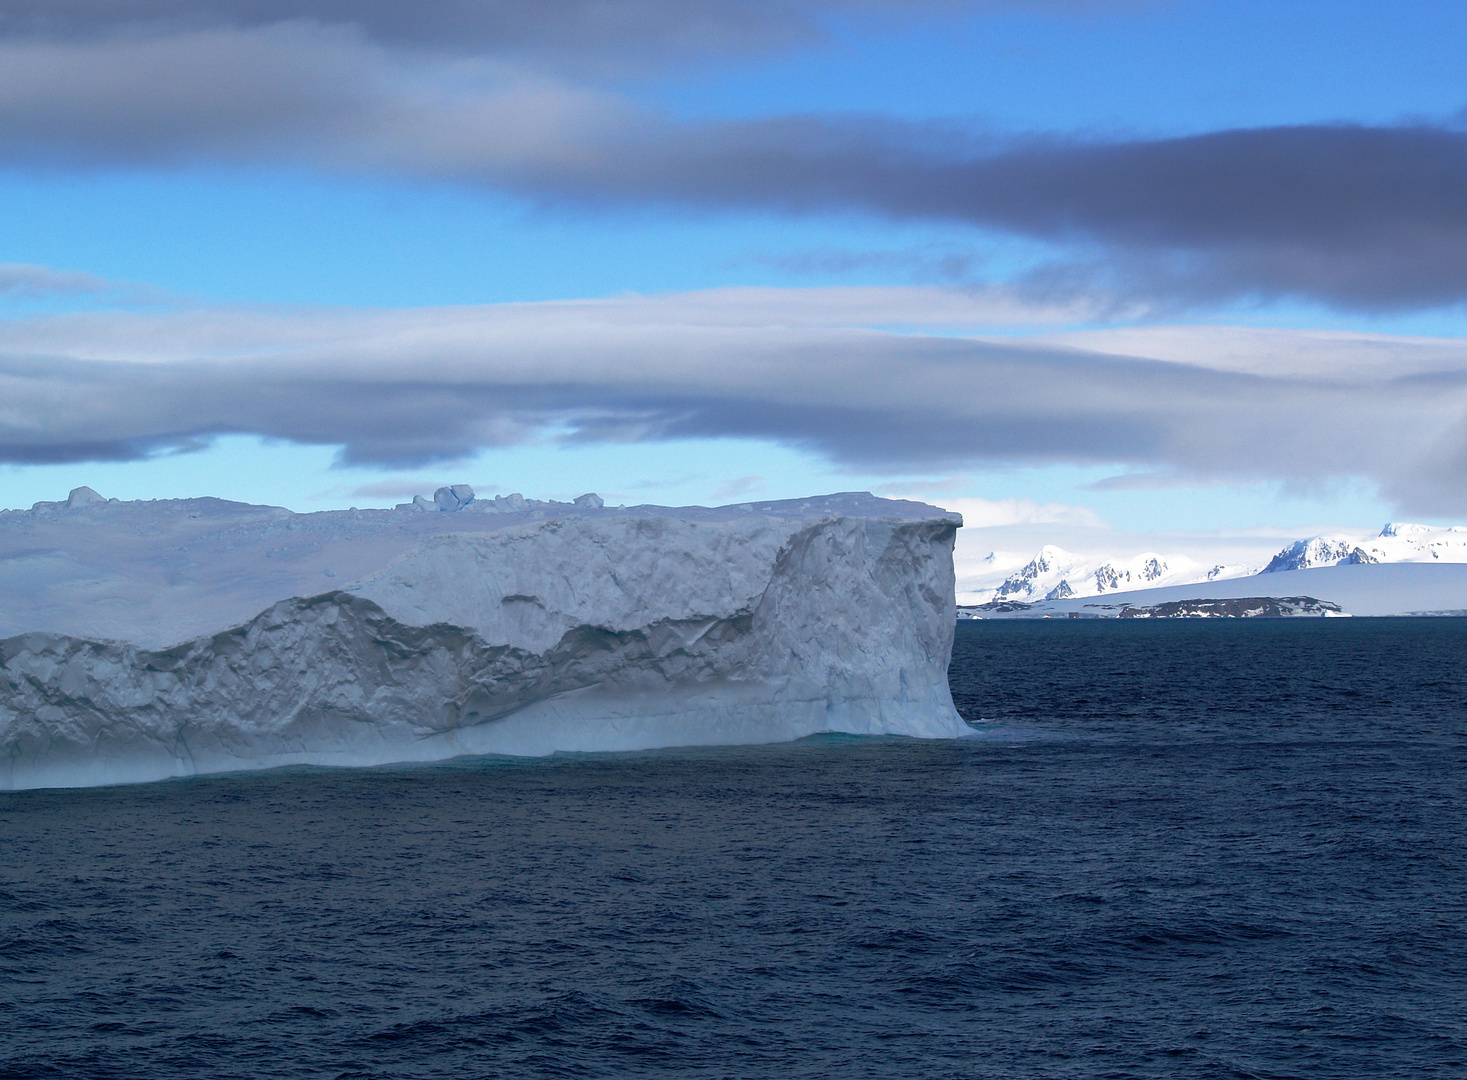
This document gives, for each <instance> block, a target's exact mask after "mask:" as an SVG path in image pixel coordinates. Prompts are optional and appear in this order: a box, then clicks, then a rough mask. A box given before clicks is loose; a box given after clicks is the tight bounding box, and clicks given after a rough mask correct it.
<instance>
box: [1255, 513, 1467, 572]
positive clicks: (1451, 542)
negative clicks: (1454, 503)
mask: <svg viewBox="0 0 1467 1080" xmlns="http://www.w3.org/2000/svg"><path fill="white" fill-rule="evenodd" d="M1408 562H1467V528H1463V527H1462V526H1460V525H1455V526H1451V527H1449V528H1441V527H1437V526H1432V525H1415V524H1411V523H1409V522H1400V521H1393V522H1390V523H1389V524H1387V525H1386V526H1385V528H1383V529H1381V530H1380V532H1379V533H1377V534H1376V535H1375V536H1371V537H1364V538H1361V539H1352V538H1350V537H1343V536H1315V537H1311V538H1310V539H1308V540H1299V541H1297V542H1295V543H1293V544H1290V545H1289V546H1288V547H1286V548H1284V550H1283V551H1280V552H1279V553H1278V554H1277V555H1275V556H1274V558H1273V561H1272V562H1270V563H1269V564H1268V565H1267V566H1266V567H1264V568H1263V572H1264V573H1274V572H1277V571H1280V570H1307V569H1310V568H1312V567H1316V566H1340V565H1360V564H1368V563H1408Z"/></svg>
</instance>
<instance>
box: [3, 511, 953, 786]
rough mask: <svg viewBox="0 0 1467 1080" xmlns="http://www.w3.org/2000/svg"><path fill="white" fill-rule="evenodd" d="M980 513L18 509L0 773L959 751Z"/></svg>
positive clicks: (9, 530) (43, 776)
mask: <svg viewBox="0 0 1467 1080" xmlns="http://www.w3.org/2000/svg"><path fill="white" fill-rule="evenodd" d="M430 507H431V508H432V509H433V511H435V512H424V511H425V510H427V509H428V508H430ZM443 511H451V512H443ZM960 524H961V519H959V518H958V516H957V515H955V514H949V513H945V512H944V511H941V510H939V509H936V508H934V507H930V506H925V505H923V504H920V503H910V502H896V501H891V500H883V499H876V498H874V497H872V496H870V495H866V494H845V495H833V496H825V497H821V498H813V499H806V500H796V501H788V502H774V503H759V504H743V505H741V506H737V507H723V508H718V509H706V508H701V507H690V508H678V509H671V508H665V507H634V508H610V507H603V506H602V505H601V500H600V499H599V498H597V497H595V496H583V497H582V498H581V499H578V500H577V501H576V503H575V504H569V503H541V502H536V501H534V500H526V499H523V498H521V497H520V496H517V495H516V496H511V497H509V498H508V499H497V500H493V501H483V500H474V498H473V493H472V490H471V489H468V488H467V487H466V486H465V485H459V486H458V487H455V488H452V489H444V491H443V492H440V497H439V498H438V499H436V501H435V502H433V503H430V502H429V501H428V500H426V499H421V498H420V499H418V500H415V501H414V502H413V503H406V504H403V505H402V506H401V507H399V508H398V509H397V510H395V511H355V510H352V511H339V512H331V513H320V514H304V515H298V514H293V513H291V512H290V511H287V510H282V509H279V508H272V507H256V506H246V505H243V504H238V503H227V502H223V501H221V500H217V499H193V500H171V501H159V502H133V503H119V502H117V501H116V500H104V499H102V498H101V497H100V496H97V495H96V493H94V492H90V491H89V490H88V489H79V491H78V492H76V493H73V496H72V497H71V498H70V499H68V500H67V501H66V502H65V503H40V504H37V506H36V507H35V508H33V509H32V510H30V511H11V512H5V513H0V598H3V603H0V639H3V640H0V663H3V668H0V787H34V786H53V785H54V786H69V785H80V784H93V783H109V782H119V781H133V780H145V779H155V778H161V777H167V776H179V775H189V774H194V773H202V772H214V771H225V770H233V769H242V768H257V767H268V766H274V765H281V764H291V763H318V764H374V763H385V762H393V761H407V760H437V759H443V758H448V757H453V756H457V755H461V754H483V753H508V754H544V753H550V752H554V751H557V750H620V749H638V748H651V747H659V746H671V745H694V744H705V745H706V744H728V743H752V742H772V741H779V740H785V739H792V738H799V737H801V736H804V735H808V734H813V733H816V732H850V733H858V734H863V733H871V734H905V735H915V736H928V737H952V736H958V735H962V734H964V733H966V732H967V730H968V729H967V726H966V725H965V724H964V723H963V721H962V720H961V718H960V717H959V716H958V715H957V713H956V711H955V710H954V709H953V705H952V698H951V696H950V694H949V691H948V684H947V666H948V661H949V657H950V655H951V649H952V639H953V625H954V579H953V564H952V548H953V538H954V535H955V531H956V529H957V528H958V526H959V525H960Z"/></svg>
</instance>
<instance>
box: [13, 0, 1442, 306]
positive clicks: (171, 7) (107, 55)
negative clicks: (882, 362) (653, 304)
mask: <svg viewBox="0 0 1467 1080" xmlns="http://www.w3.org/2000/svg"><path fill="white" fill-rule="evenodd" d="M989 6H992V5H983V4H972V3H960V2H958V0H952V2H950V3H944V2H942V0H930V2H926V0H907V2H899V0H886V2H879V0H866V2H862V0H844V2H840V3H837V2H833V0H832V2H826V3H817V2H814V0H812V2H809V3H803V4H798V3H797V4H784V3H775V2H773V0H716V2H710V3H707V4H675V3H672V2H671V0H624V2H620V3H613V2H607V0H594V2H593V0H559V2H555V3H545V4H521V3H510V2H509V0H501V2H493V3H470V2H469V0H439V2H438V3H432V4H425V5H413V6H412V7H411V9H409V8H408V7H404V6H403V5H400V4H395V3H388V2H386V0H378V2H366V0H356V2H350V0H206V2H203V3H197V4H196V3H183V2H181V0H119V2H117V3H109V4H93V3H82V2H80V0H60V2H53V0H47V2H46V3H41V2H39V0H30V2H17V0H9V2H7V0H0V164H3V165H6V166H12V167H23V168H24V167H37V166H41V167H56V166H58V165H59V166H69V167H97V166H117V165H125V166H146V167H158V166H162V167H179V166H187V165H191V164H195V163H262V164H267V165H284V166H291V167H299V166H305V167H310V168H315V169H319V170H324V171H327V172H342V173H367V174H374V175H388V176H395V177H398V178H402V179H407V180H414V181H429V182H449V183H460V184H469V185H478V186H482V187H486V188H492V189H495V190H500V191H509V192H515V193H518V194H520V195H523V196H525V197H527V198H529V199H532V200H536V201H538V202H539V203H541V204H542V205H546V206H552V205H558V204H574V205H577V206H580V207H592V208H596V207H602V208H615V207H625V206H676V207H683V208H688V209H692V210H697V211H706V210H718V211H727V212H736V213H737V212H760V213H767V212H774V213H783V214H829V213H841V214H846V213H851V212H857V213H863V214H869V215H873V216H875V217H878V218H885V219H889V220H894V221H917V220H921V221H929V222H939V223H948V224H951V225H954V226H958V227H962V228H964V229H970V230H974V232H973V233H972V235H971V237H970V239H975V240H976V238H977V237H978V236H979V235H981V234H982V233H984V232H999V233H1005V234H1010V235H1014V236H1019V237H1024V238H1027V239H1030V240H1035V241H1039V242H1041V243H1042V244H1045V245H1048V246H1049V247H1050V249H1051V250H1052V251H1053V252H1054V257H1053V259H1052V260H1051V261H1050V262H1048V263H1047V264H1045V265H1043V266H1040V267H1038V268H1037V269H1035V270H1034V271H1033V272H1031V273H1030V274H1029V275H1028V277H1027V278H1026V280H1025V284H1026V287H1027V288H1029V289H1030V291H1031V292H1033V293H1034V294H1036V295H1051V296H1063V295H1079V294H1086V293H1090V292H1093V291H1095V290H1097V289H1100V290H1103V291H1106V292H1109V293H1111V294H1118V295H1123V296H1134V297H1142V298H1152V299H1156V300H1159V301H1164V302H1166V303H1170V304H1174V305H1183V306H1185V305H1190V304H1206V303H1212V302H1215V301H1219V300H1225V299H1235V298H1240V297H1242V298H1254V299H1260V300H1265V301H1266V300H1271V299H1274V298H1278V297H1285V296H1294V297H1305V298H1310V299H1313V300H1318V301H1323V302H1325V303H1328V304H1333V305H1336V306H1338V307H1341V308H1350V309H1362V310H1385V309H1402V308H1422V307H1432V306H1441V305H1453V304H1459V303H1461V302H1463V300H1464V299H1467V200H1464V199H1463V198H1462V195H1461V193H1462V191H1463V190H1467V131H1464V130H1462V128H1461V127H1460V126H1453V125H1452V124H1441V125H1431V124H1426V123H1414V124H1403V125H1395V126H1366V125H1358V124H1345V123H1338V124H1333V123H1325V124H1304V125H1294V126H1287V127H1272V128H1258V129H1239V130H1228V131H1216V132H1208V133H1203V134H1197V135H1188V136H1185V137H1176V138H1124V139H1119V138H1118V139H1104V138H1098V137H1083V138H1081V137H1066V136H1063V135H1056V134H1051V135H1030V136H1020V137H1014V136H1005V137H1002V138H1000V137H998V136H996V135H994V134H993V133H992V132H985V131H983V130H980V129H977V128H975V127H973V126H972V125H970V124H965V123H960V122H954V121H949V122H939V121H932V122H910V121H895V120H891V119H885V118H881V117H869V116H868V117H860V116H844V117H842V116H828V115H811V116H776V117H762V118H754V119H749V120H741V121H715V120H697V119H676V118H673V117H670V116H668V115H665V114H663V113H661V112H659V111H657V110H656V109H654V108H651V107H650V106H648V105H646V104H645V99H644V98H634V97H632V96H628V95H626V94H625V93H622V92H619V91H618V90H617V89H616V84H617V82H618V77H614V76H613V75H608V74H605V73H602V74H597V73H596V72H597V68H596V65H595V64H594V63H592V62H591V61H590V60H588V59H587V55H588V50H589V51H590V52H594V53H597V55H603V56H605V57H608V58H610V59H609V60H608V62H609V63H612V64H613V66H615V64H616V63H618V62H620V61H618V60H617V59H616V58H618V57H620V58H623V59H625V58H627V57H633V56H634V55H635V54H636V53H637V50H638V49H644V48H646V49H656V50H663V51H665V52H666V53H668V54H669V55H675V56H693V55H703V54H705V53H707V52H709V51H712V52H719V51H726V50H728V49H733V50H735V51H737V50H738V49H743V48H749V49H761V48H772V47H779V46H780V45H781V44H788V43H790V42H793V41H804V40H813V39H814V38H815V37H818V36H819V34H820V33H821V27H822V26H823V25H825V24H826V22H827V21H828V20H829V19H830V18H831V17H833V16H841V15H843V16H847V17H849V16H852V15H865V16H875V15H884V16H885V17H887V18H900V19H910V18H914V17H919V16H921V17H927V16H937V15H941V14H943V13H961V12H971V11H975V10H981V9H983V8H984V7H989ZM1030 6H1033V5H1030ZM1048 6H1049V7H1051V8H1055V9H1068V10H1084V9H1086V8H1087V7H1093V6H1094V5H1085V4H1081V3H1078V2H1077V3H1072V4H1064V3H1056V4H1051V5H1048ZM578 43H579V44H578ZM629 62H630V61H629ZM637 63H640V61H637V62H634V63H632V66H633V67H635V66H636V65H637ZM837 255H838V253H837ZM832 257H837V256H832ZM827 261H828V260H827ZM961 269H962V268H961V267H958V266H954V267H950V268H949V270H950V271H954V272H957V271H961ZM939 272H942V271H941V268H939Z"/></svg>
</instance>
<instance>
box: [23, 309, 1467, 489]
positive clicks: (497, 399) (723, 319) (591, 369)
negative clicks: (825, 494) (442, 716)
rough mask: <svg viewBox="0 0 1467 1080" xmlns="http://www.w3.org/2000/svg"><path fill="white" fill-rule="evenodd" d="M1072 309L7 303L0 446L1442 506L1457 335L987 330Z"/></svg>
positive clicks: (1458, 435) (27, 456)
mask: <svg viewBox="0 0 1467 1080" xmlns="http://www.w3.org/2000/svg"><path fill="white" fill-rule="evenodd" d="M1075 317H1076V309H1073V308H1034V307H1026V306H1024V305H1023V304H1022V303H1021V302H1020V301H1018V300H1016V299H1015V298H1014V296H1013V295H1012V294H1010V293H1007V292H1004V291H1002V290H986V291H978V290H966V291H958V290H943V289H932V288H875V289H818V290H776V289H729V290H716V291H711V292H700V293H688V294H680V295H668V296H652V297H626V298H618V299H610V300H595V301H565V302H554V303H536V304H503V305H489V306H477V307H458V308H435V309H412V310H359V309H349V310H348V309H332V310H282V309H244V308H200V309H191V310H181V311H163V312H149V313H135V312H85V313H80V314H67V315H53V316H44V317H40V316H37V317H29V318H13V319H10V320H6V321H4V322H3V323H0V341H3V343H4V344H3V352H0V460H8V461H11V462H55V461H78V460H106V459H114V460H115V459H127V458H129V457H136V456H139V455H143V454H147V453H150V452H153V451H156V450H158V449H162V448H166V447H177V446H184V447H187V446H189V445H194V444H196V443H197V441H198V440H203V439H207V438H209V437H211V436H215V435H220V434H227V433H252V434H258V435H262V436H267V437H271V438H280V439H287V440H292V441H296V442H301V443H312V444H323V445H339V446H341V447H342V448H343V450H342V453H343V458H344V460H347V461H352V462H370V463H377V464H383V465H418V464H422V463H424V462H431V461H435V460H448V459H453V458H457V457H461V456H463V455H466V454H469V453H472V452H473V451H475V450H477V449H480V448H484V447H489V446H502V445H507V444H511V443H515V442H518V441H521V440H524V439H527V438H531V437H535V436H537V435H543V434H545V433H547V432H563V431H568V432H569V433H570V434H569V435H568V436H567V437H569V438H571V439H574V440H582V441H598V440H600V441H606V440H647V439H652V440H655V439H662V438H700V437H724V436H736V437H746V438H762V439H769V440H774V441H778V442H783V443H786V444H789V445H794V446H799V447H803V448H806V449H812V450H815V451H818V452H821V453H824V454H825V455H827V456H828V457H830V458H831V459H833V460H834V461H837V462H842V463H847V464H850V465H855V466H859V467H862V468H864V469H873V468H874V469H881V470H886V469H889V470H891V471H892V472H893V473H895V472H898V471H906V472H908V473H910V470H912V469H914V468H923V469H928V468H952V467H963V466H971V465H980V464H988V463H996V462H1028V463H1047V462H1070V463H1100V464H1115V465H1119V466H1123V467H1125V468H1128V469H1132V470H1135V471H1137V472H1146V471H1151V472H1161V473H1175V474H1178V475H1182V476H1189V477H1195V478H1197V479H1198V480H1199V481H1206V480H1208V479H1217V478H1224V479H1229V480H1282V481H1285V482H1290V483H1299V484H1310V483H1318V482H1323V481H1329V480H1333V479H1356V480H1366V481H1369V482H1373V483H1375V484H1378V485H1379V486H1380V488H1381V490H1382V491H1383V493H1384V494H1385V496H1386V497H1387V498H1389V499H1391V500H1393V501H1394V502H1395V503H1396V505H1397V506H1399V507H1400V508H1401V510H1402V511H1403V512H1410V513H1419V514H1457V513H1461V512H1462V511H1463V510H1464V509H1467V490H1464V485H1463V484H1462V482H1461V481H1462V477H1463V475H1464V472H1467V345H1464V343H1463V342H1460V341H1456V340H1437V341H1432V340H1426V339H1419V338H1417V339H1410V340H1409V341H1402V340H1400V339H1391V338H1388V337H1381V336H1376V337H1370V338H1366V337H1363V336H1358V335H1356V336H1351V337H1349V338H1348V339H1344V340H1342V341H1341V342H1338V343H1336V345H1334V346H1331V345H1330V344H1329V342H1328V341H1324V342H1322V341H1321V339H1320V338H1319V336H1318V335H1313V334H1303V335H1301V334H1300V333H1298V332H1294V331H1288V330H1273V331H1267V332H1256V331H1239V332H1235V333H1234V332H1228V331H1219V330H1217V329H1216V328H1206V329H1205V330H1195V331H1184V330H1182V329H1172V330H1169V331H1167V332H1166V333H1165V334H1158V335H1155V336H1156V338H1157V340H1164V341H1168V342H1171V343H1172V344H1171V345H1170V346H1169V347H1168V348H1169V349H1170V351H1168V350H1166V349H1161V348H1158V347H1146V348H1144V349H1143V348H1142V347H1143V346H1144V345H1146V344H1147V342H1146V335H1145V334H1141V335H1140V336H1139V337H1133V338H1131V339H1127V338H1125V336H1124V334H1121V333H1119V332H1118V334H1117V335H1116V336H1114V337H1111V338H1105V339H1096V340H1094V341H1091V342H1090V346H1091V347H1089V348H1081V347H1078V345H1077V344H1076V343H1075V341H1074V340H1055V341H1044V342H1035V341H1032V340H1028V339H1023V338H1013V337H1003V336H995V332H996V331H999V330H1003V329H1007V328H1009V327H1010V326H1013V325H1027V326H1035V325H1044V324H1049V325H1057V324H1063V323H1064V322H1066V321H1068V320H1070V319H1073V318H1075ZM878 328H879V329H878ZM934 328H937V329H934ZM943 328H948V329H943ZM960 330H961V331H963V333H959V332H958V331H960ZM939 331H941V332H939ZM1188 333H1191V334H1194V335H1199V336H1205V335H1213V334H1216V335H1219V337H1220V338H1222V339H1226V340H1228V341H1229V342H1230V344H1229V345H1228V346H1227V347H1226V348H1222V349H1217V350H1214V351H1213V352H1211V353H1209V352H1208V351H1207V350H1206V349H1202V348H1198V349H1196V350H1195V351H1189V350H1188V349H1186V348H1185V347H1182V346H1180V345H1177V344H1176V343H1177V342H1179V341H1184V339H1185V338H1186V336H1187V334H1188ZM1154 344H1155V343H1154V342H1153V343H1152V345H1154ZM1095 346H1100V347H1099V348H1097V347H1095ZM1122 346H1126V347H1130V348H1135V349H1138V350H1140V351H1142V352H1143V353H1151V354H1159V353H1166V355H1164V356H1161V357H1160V358H1158V357H1157V356H1156V355H1144V354H1143V355H1137V354H1135V353H1127V352H1125V351H1121V347H1122ZM1352 350H1353V351H1352ZM1337 356H1342V357H1344V358H1345V359H1346V360H1347V361H1348V362H1346V363H1340V364H1337V363H1336V362H1335V358H1336V357H1337ZM1361 356H1364V357H1366V359H1365V360H1361V359H1360V357H1361ZM1275 357H1288V358H1290V359H1289V360H1288V362H1286V363H1278V364H1275V363H1274V360H1273V359H1271V358H1275ZM1352 357H1353V358H1354V359H1351V358H1352ZM987 505H988V507H989V510H987V511H984V512H988V513H992V514H994V515H996V516H997V517H998V518H1001V517H1002V516H1003V514H1005V513H1008V514H1014V515H1020V516H1022V515H1023V514H1025V513H1039V512H1043V508H1029V509H1024V508H1021V507H1018V506H1017V505H1016V506H1015V507H1011V508H1007V509H1005V508H1003V507H1001V506H998V504H987ZM1053 512H1054V513H1059V512H1060V511H1058V510H1055V511H1053Z"/></svg>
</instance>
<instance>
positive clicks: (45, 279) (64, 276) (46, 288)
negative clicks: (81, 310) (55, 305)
mask: <svg viewBox="0 0 1467 1080" xmlns="http://www.w3.org/2000/svg"><path fill="white" fill-rule="evenodd" d="M113 288H114V286H113V284H112V283H111V282H110V281H107V280H106V279H105V278H99V277H97V276H96V275H95V274H86V273H82V272H79V271H76V270H52V269H51V268H49V267H46V266H32V265H29V264H26V263H0V296H14V297H18V298H20V299H23V300H40V299H45V298H48V297H53V296H97V295H100V294H103V293H107V292H110V291H112V289H113Z"/></svg>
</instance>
